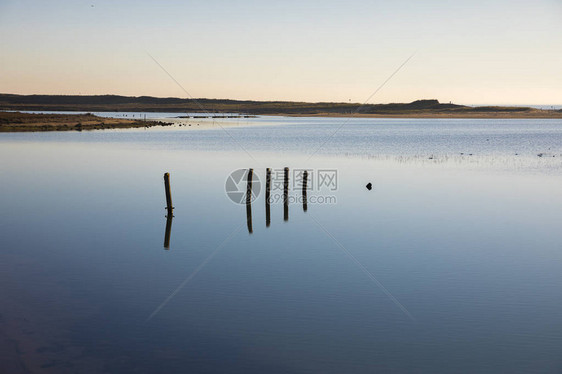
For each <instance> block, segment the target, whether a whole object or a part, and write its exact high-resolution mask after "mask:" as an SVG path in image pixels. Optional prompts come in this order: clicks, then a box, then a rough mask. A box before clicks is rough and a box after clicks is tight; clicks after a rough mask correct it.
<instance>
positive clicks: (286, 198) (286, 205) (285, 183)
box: [283, 168, 289, 221]
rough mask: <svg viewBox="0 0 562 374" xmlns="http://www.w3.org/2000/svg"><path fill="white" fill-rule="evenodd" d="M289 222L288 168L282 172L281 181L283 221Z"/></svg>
mask: <svg viewBox="0 0 562 374" xmlns="http://www.w3.org/2000/svg"><path fill="white" fill-rule="evenodd" d="M288 220H289V168H285V170H284V180H283V221H288Z"/></svg>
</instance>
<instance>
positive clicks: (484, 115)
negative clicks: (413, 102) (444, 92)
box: [268, 109, 562, 119]
mask: <svg viewBox="0 0 562 374" xmlns="http://www.w3.org/2000/svg"><path fill="white" fill-rule="evenodd" d="M268 115H273V116H284V117H330V118H332V117H333V118H396V119H399V118H411V119H415V118H419V119H423V118H428V119H430V118H433V119H439V118H443V119H446V118H456V119H532V118H536V119H562V113H561V112H558V111H550V110H541V109H532V110H531V111H528V112H525V113H518V112H512V113H510V112H472V113H455V112H431V111H428V112H415V113H399V114H398V113H397V114H378V113H357V114H340V113H317V114H316V113H315V114H268Z"/></svg>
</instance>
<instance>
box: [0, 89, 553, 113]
mask: <svg viewBox="0 0 562 374" xmlns="http://www.w3.org/2000/svg"><path fill="white" fill-rule="evenodd" d="M202 108H203V109H202ZM0 110H53V111H86V112H96V111H97V112H101V111H112V112H113V111H120V112H140V111H142V112H177V113H185V112H192V113H197V112H199V113H200V112H213V113H221V112H223V113H243V114H251V115H308V116H310V115H318V116H349V115H352V114H353V115H362V116H406V117H415V116H420V117H426V116H429V115H434V116H455V117H456V116H466V117H469V118H471V117H475V116H481V117H491V118H496V117H499V116H504V117H506V118H517V117H537V118H540V117H543V118H562V110H541V109H534V108H529V107H516V106H479V107H471V106H466V105H458V104H451V103H449V104H445V103H440V102H439V101H437V100H417V101H413V102H411V103H396V104H366V105H361V104H360V103H329V102H320V103H306V102H292V101H247V100H223V99H182V98H174V97H169V98H160V97H150V96H138V97H133V96H118V95H96V96H86V95H74V96H72V95H13V94H0Z"/></svg>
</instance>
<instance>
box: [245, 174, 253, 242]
mask: <svg viewBox="0 0 562 374" xmlns="http://www.w3.org/2000/svg"><path fill="white" fill-rule="evenodd" d="M253 175H254V169H248V179H247V180H248V184H247V188H246V223H247V224H248V233H250V234H251V233H252V232H253V230H252V177H253Z"/></svg>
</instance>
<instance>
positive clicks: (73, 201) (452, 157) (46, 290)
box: [0, 114, 562, 373]
mask: <svg viewBox="0 0 562 374" xmlns="http://www.w3.org/2000/svg"><path fill="white" fill-rule="evenodd" d="M139 115H140V114H139ZM162 117H165V115H162ZM175 121H176V120H175ZM182 121H183V120H177V122H178V123H186V124H187V123H188V122H187V121H184V122H182ZM190 123H191V124H192V126H191V127H187V126H171V127H166V128H151V129H148V130H144V129H143V130H137V129H134V130H107V131H94V132H58V133H29V134H0V156H1V157H0V175H1V177H2V183H1V184H0V186H1V192H2V193H1V194H0V206H1V207H2V210H1V214H0V245H1V249H2V252H1V255H0V282H1V286H0V289H1V290H2V304H1V306H0V313H1V319H0V326H1V327H2V328H1V332H2V335H1V338H2V351H3V352H5V353H3V356H2V365H3V368H4V370H3V371H6V372H8V371H9V372H15V373H17V372H26V371H31V372H53V373H55V372H56V373H58V372H63V373H66V372H68V373H74V372H80V373H88V372H108V373H115V372H120V373H127V372H135V373H157V372H163V373H373V372H384V373H412V372H416V373H453V372H454V373H498V372H505V373H529V372H534V373H558V372H560V371H562V358H561V357H562V313H561V312H560V310H561V309H562V230H561V227H562V226H561V222H562V221H561V218H560V217H561V212H562V188H561V187H562V174H561V172H562V121H559V120H495V121H491V120H431V119H427V120H412V119H408V120H397V119H391V120H387V119H376V120H373V119H352V120H349V121H348V120H345V119H343V120H342V119H326V118H282V117H278V118H274V117H261V118H256V119H233V120H230V121H224V120H223V121H222V122H213V121H210V120H209V121H207V122H205V123H203V121H200V123H201V126H202V127H203V126H204V125H205V124H207V125H208V124H209V123H210V125H211V126H207V127H205V129H197V123H196V122H190ZM213 123H214V124H213ZM342 124H343V127H342ZM539 155H540V156H539ZM267 167H269V168H272V169H273V186H274V189H273V191H272V194H273V195H274V197H279V195H280V194H281V189H282V179H281V178H282V172H280V171H281V170H282V168H283V167H289V168H290V170H291V172H290V183H289V187H290V189H289V197H290V199H289V201H290V204H289V206H288V214H287V217H285V214H286V213H285V212H284V206H283V201H282V199H277V200H274V202H273V203H272V204H271V206H270V224H269V226H268V225H266V204H265V197H264V188H263V187H264V182H265V168H267ZM245 168H253V169H254V187H255V188H254V192H256V193H257V185H258V182H257V181H258V180H259V181H261V188H260V193H259V194H258V196H257V198H256V200H255V201H253V203H252V204H251V209H250V212H248V209H247V207H246V206H245V205H240V204H235V203H233V202H232V201H231V200H230V199H229V198H228V196H227V194H226V193H225V181H226V180H227V177H228V175H229V174H230V173H231V172H232V171H234V170H237V169H245ZM297 169H309V170H310V173H311V184H312V186H311V190H310V192H309V193H308V200H309V202H308V205H307V211H306V212H305V211H304V210H303V206H302V204H301V202H300V201H299V199H298V198H299V197H300V196H301V190H302V189H301V187H300V186H299V185H295V186H294V185H293V182H294V181H295V178H294V177H295V176H294V175H293V171H294V170H297ZM164 172H170V174H171V184H172V197H173V203H174V206H175V210H174V218H173V220H172V222H168V223H169V226H170V225H171V227H170V230H169V231H170V232H169V236H170V237H169V248H164V240H165V237H166V226H167V220H166V217H165V216H166V211H165V209H164V207H165V198H164V188H163V180H162V175H163V173H164ZM321 172H325V173H331V174H330V175H331V176H332V177H334V175H335V178H337V183H336V184H335V185H330V184H326V183H327V182H326V180H324V182H325V183H324V185H322V183H319V179H318V177H319V174H320V173H321ZM369 182H371V183H372V185H373V189H372V190H371V191H369V190H367V189H366V188H365V185H366V184H367V183H369ZM280 186H281V187H280ZM322 197H323V198H326V197H330V199H331V200H330V201H328V202H326V201H324V202H313V200H314V199H317V200H318V199H319V198H322ZM248 213H250V217H251V233H250V232H249V231H250V230H249V229H250V227H249V226H250V222H249V220H248Z"/></svg>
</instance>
